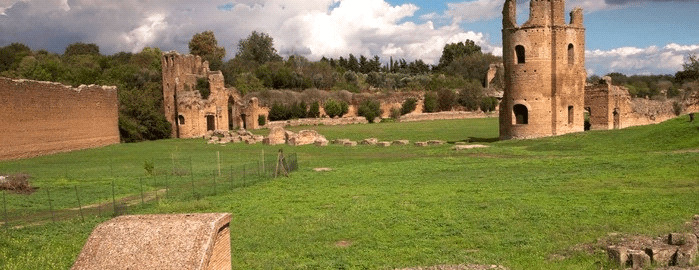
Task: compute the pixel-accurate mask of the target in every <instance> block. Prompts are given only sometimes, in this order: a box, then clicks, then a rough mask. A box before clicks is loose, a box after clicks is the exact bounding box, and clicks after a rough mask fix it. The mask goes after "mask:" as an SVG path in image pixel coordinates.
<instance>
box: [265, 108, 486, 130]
mask: <svg viewBox="0 0 699 270" xmlns="http://www.w3.org/2000/svg"><path fill="white" fill-rule="evenodd" d="M490 117H498V113H497V112H491V113H484V112H463V111H449V112H436V113H411V114H406V115H403V116H401V117H400V121H401V122H416V121H431V120H450V119H470V118H490ZM367 123H369V122H368V121H367V120H366V118H364V117H343V118H303V119H293V120H286V121H272V122H269V123H267V125H265V126H264V127H266V128H272V127H295V126H318V125H324V126H336V125H353V124H367Z"/></svg>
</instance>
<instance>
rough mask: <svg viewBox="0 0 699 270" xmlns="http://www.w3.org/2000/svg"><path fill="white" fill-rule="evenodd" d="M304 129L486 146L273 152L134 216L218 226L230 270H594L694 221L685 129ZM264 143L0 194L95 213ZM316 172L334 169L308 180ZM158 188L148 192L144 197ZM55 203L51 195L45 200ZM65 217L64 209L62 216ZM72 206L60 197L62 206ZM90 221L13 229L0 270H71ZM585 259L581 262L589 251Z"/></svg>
mask: <svg viewBox="0 0 699 270" xmlns="http://www.w3.org/2000/svg"><path fill="white" fill-rule="evenodd" d="M303 128H314V129H317V130H318V131H319V132H320V133H321V134H325V135H326V136H327V137H328V139H335V138H351V139H362V138H368V137H378V138H379V139H381V140H393V139H411V140H427V139H441V140H447V141H452V142H454V141H480V143H484V144H487V145H489V146H490V147H489V148H482V149H472V150H464V151H454V150H452V149H451V147H452V146H451V145H444V146H431V147H425V148H420V147H415V146H412V145H410V146H391V147H388V148H381V147H375V146H358V147H355V148H348V147H342V146H336V145H331V146H328V147H325V148H320V147H315V146H302V147H289V146H283V147H282V148H283V149H284V151H285V152H296V153H298V159H299V162H300V167H301V169H300V171H298V172H295V173H293V174H292V175H291V177H289V178H278V179H276V180H270V181H261V182H257V183H255V184H251V185H246V186H243V187H239V188H235V189H228V190H221V191H219V192H217V193H216V195H213V194H209V195H208V196H205V197H203V198H201V199H200V200H195V199H194V198H192V197H186V196H181V197H174V198H170V199H161V200H160V201H158V202H156V203H152V204H149V205H147V206H146V207H142V208H134V209H133V213H175V212H176V213H182V212H230V213H232V214H233V221H232V223H231V240H232V258H233V266H234V268H236V269H260V268H263V269H266V268H284V269H288V268H291V269H328V268H333V269H334V268H346V269H357V268H369V269H376V268H381V269H386V268H389V269H391V268H404V267H412V266H430V265H438V264H461V263H478V264H500V265H504V266H506V267H509V268H510V269H591V268H599V267H600V265H606V263H607V260H606V255H605V254H603V253H601V252H600V251H599V250H597V251H595V250H594V249H592V248H585V247H589V246H590V244H592V243H595V242H596V241H597V239H599V238H604V237H607V235H608V234H609V233H612V232H618V233H626V234H647V235H659V234H663V233H667V232H670V231H682V230H685V229H686V228H684V227H683V224H684V222H685V221H687V220H689V219H690V218H691V217H692V215H694V214H699V212H698V210H697V209H699V167H698V166H697V161H699V123H696V122H695V123H689V122H688V121H687V117H686V116H685V117H681V118H677V119H673V120H670V121H667V122H664V123H662V124H658V125H651V126H644V127H634V128H628V129H624V130H615V131H592V132H586V133H578V134H570V135H565V136H560V137H553V138H544V139H538V140H521V141H516V140H515V141H500V142H491V141H493V140H494V139H495V138H497V119H471V120H445V121H431V122H416V123H384V124H372V125H352V126H319V127H303ZM279 148H280V147H278V146H277V147H273V146H261V145H244V144H236V145H227V146H219V145H206V144H204V143H203V142H202V140H199V139H192V140H164V141H157V142H144V143H137V144H122V145H116V146H110V147H105V148H101V149H92V150H85V151H78V152H73V153H65V154H59V155H53V156H48V157H41V158H34V159H28V160H21V161H11V162H2V163H0V172H19V171H23V172H27V173H29V174H31V175H32V176H33V179H34V180H33V181H34V182H33V183H35V185H37V186H39V192H36V193H34V194H32V195H29V196H28V197H29V198H35V200H34V201H32V200H29V199H26V198H24V197H20V196H25V197H27V195H15V194H7V200H8V206H10V208H15V209H16V208H19V207H29V208H31V207H33V206H36V207H39V206H37V205H40V203H39V202H38V201H40V200H41V198H43V197H42V196H45V195H46V194H43V193H42V192H41V191H42V188H46V189H48V188H50V189H54V188H59V187H61V186H63V187H66V191H65V192H64V193H63V194H69V193H68V192H69V191H70V190H72V188H73V186H74V185H78V186H79V187H80V188H81V189H82V190H85V191H84V193H86V195H84V197H85V198H84V200H85V203H94V202H99V201H100V198H101V196H99V195H87V194H104V193H105V192H107V191H106V190H107V188H108V187H109V183H110V182H111V181H112V180H114V181H115V182H116V183H117V187H118V189H119V187H120V188H121V189H122V193H121V194H122V195H123V196H126V195H128V194H138V191H137V190H138V185H139V183H138V181H137V180H134V179H136V178H139V177H143V175H144V170H143V165H144V161H152V162H153V163H154V164H155V167H156V168H167V167H168V164H169V163H170V162H173V163H174V162H177V163H187V162H188V160H189V159H190V158H191V160H192V161H191V164H192V165H191V166H190V167H191V168H192V169H193V170H194V171H196V172H202V173H203V172H211V171H213V170H215V169H216V168H217V164H216V162H215V161H216V153H217V152H218V153H219V154H220V156H221V160H222V163H224V164H225V165H226V166H238V165H240V164H243V163H245V162H249V161H251V160H255V159H256V158H257V157H259V156H260V152H261V150H264V151H265V152H266V153H274V152H275V151H276V150H277V149H279ZM314 167H329V168H332V169H333V171H331V172H325V173H318V172H313V171H312V170H311V169H312V168H314ZM154 188H158V186H157V184H149V183H147V184H146V189H154ZM57 194H61V193H57ZM56 200H58V201H59V202H57V204H59V206H57V207H71V206H70V202H69V200H68V199H66V200H65V202H64V203H62V204H63V206H60V205H61V202H60V199H56ZM71 200H72V199H71ZM105 219H106V218H97V217H87V218H86V221H85V222H81V221H80V220H79V219H72V220H68V221H58V222H55V223H47V224H44V225H38V226H30V227H24V228H18V229H12V228H6V231H5V232H3V233H4V236H6V237H2V238H0V268H3V269H36V268H44V269H46V268H58V269H64V268H68V267H70V265H71V264H72V262H73V260H74V259H75V257H76V256H77V254H78V253H79V252H80V248H81V247H82V245H83V244H84V241H85V240H86V239H87V236H88V235H89V233H90V231H91V230H92V228H94V226H96V224H98V223H99V222H101V221H104V220H105ZM588 250H590V251H588Z"/></svg>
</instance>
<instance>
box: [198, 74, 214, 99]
mask: <svg viewBox="0 0 699 270" xmlns="http://www.w3.org/2000/svg"><path fill="white" fill-rule="evenodd" d="M196 89H197V90H198V91H199V94H201V98H203V99H208V98H209V95H211V89H209V78H198V79H197V86H196Z"/></svg>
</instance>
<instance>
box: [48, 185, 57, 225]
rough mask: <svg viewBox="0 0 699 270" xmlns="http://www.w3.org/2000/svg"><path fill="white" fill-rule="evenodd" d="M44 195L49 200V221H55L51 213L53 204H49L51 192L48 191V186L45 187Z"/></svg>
mask: <svg viewBox="0 0 699 270" xmlns="http://www.w3.org/2000/svg"><path fill="white" fill-rule="evenodd" d="M46 197H47V198H48V200H49V212H51V221H53V222H56V217H54V215H53V204H51V192H49V188H48V187H47V188H46Z"/></svg>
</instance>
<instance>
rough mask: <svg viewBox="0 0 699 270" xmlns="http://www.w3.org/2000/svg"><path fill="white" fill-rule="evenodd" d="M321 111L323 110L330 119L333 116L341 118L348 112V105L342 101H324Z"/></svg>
mask: <svg viewBox="0 0 699 270" xmlns="http://www.w3.org/2000/svg"><path fill="white" fill-rule="evenodd" d="M323 109H325V113H326V114H327V115H328V117H330V118H334V117H335V116H338V117H342V116H343V115H345V114H346V113H347V112H348V111H349V104H347V102H344V101H335V100H334V99H328V100H326V101H325V104H324V105H323Z"/></svg>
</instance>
